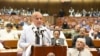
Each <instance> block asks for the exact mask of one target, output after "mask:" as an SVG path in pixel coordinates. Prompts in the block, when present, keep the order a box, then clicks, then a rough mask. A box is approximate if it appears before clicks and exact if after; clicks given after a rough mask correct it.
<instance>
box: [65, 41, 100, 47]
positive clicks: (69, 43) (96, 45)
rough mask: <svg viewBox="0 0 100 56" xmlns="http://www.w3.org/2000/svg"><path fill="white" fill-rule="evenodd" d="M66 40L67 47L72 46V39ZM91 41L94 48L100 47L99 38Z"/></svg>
mask: <svg viewBox="0 0 100 56" xmlns="http://www.w3.org/2000/svg"><path fill="white" fill-rule="evenodd" d="M66 41H67V43H68V47H72V39H66ZM93 43H94V47H95V48H100V40H97V39H94V40H93Z"/></svg>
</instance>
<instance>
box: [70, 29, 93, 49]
mask: <svg viewBox="0 0 100 56" xmlns="http://www.w3.org/2000/svg"><path fill="white" fill-rule="evenodd" d="M78 38H83V39H85V41H86V46H85V47H87V48H89V47H90V48H93V47H94V44H93V42H92V39H91V38H90V37H88V36H87V33H86V29H85V28H81V29H80V32H79V35H78V36H75V37H74V39H73V41H72V47H75V43H76V40H77V39H78Z"/></svg>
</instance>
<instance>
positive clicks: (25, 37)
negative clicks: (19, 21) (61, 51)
mask: <svg viewBox="0 0 100 56" xmlns="http://www.w3.org/2000/svg"><path fill="white" fill-rule="evenodd" d="M40 30H44V32H43V38H42V41H40V42H43V44H44V45H47V46H49V45H51V35H50V34H51V31H50V30H49V29H47V28H46V27H44V26H41V27H40ZM35 31H37V28H36V26H35V25H34V24H32V25H30V26H29V27H28V28H27V29H24V30H23V31H22V34H21V37H20V39H19V41H18V45H19V47H21V48H22V49H23V50H24V52H23V56H25V55H26V53H27V51H28V52H29V51H30V45H33V46H37V44H36V40H35V39H36V36H35ZM38 46H42V44H40V45H38ZM27 47H28V48H27ZM26 48H27V50H26Z"/></svg>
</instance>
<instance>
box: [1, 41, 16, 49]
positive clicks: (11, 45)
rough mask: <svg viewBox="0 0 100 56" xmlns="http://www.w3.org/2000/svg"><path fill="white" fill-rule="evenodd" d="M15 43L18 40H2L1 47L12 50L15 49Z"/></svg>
mask: <svg viewBox="0 0 100 56" xmlns="http://www.w3.org/2000/svg"><path fill="white" fill-rule="evenodd" d="M17 42H18V40H4V41H3V45H4V47H5V48H10V49H13V48H17Z"/></svg>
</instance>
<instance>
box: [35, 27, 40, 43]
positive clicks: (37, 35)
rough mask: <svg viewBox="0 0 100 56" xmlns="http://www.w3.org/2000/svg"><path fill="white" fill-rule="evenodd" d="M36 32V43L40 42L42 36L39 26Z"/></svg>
mask: <svg viewBox="0 0 100 56" xmlns="http://www.w3.org/2000/svg"><path fill="white" fill-rule="evenodd" d="M35 33H36V44H40V37H39V28H37V31H36V32H35Z"/></svg>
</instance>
